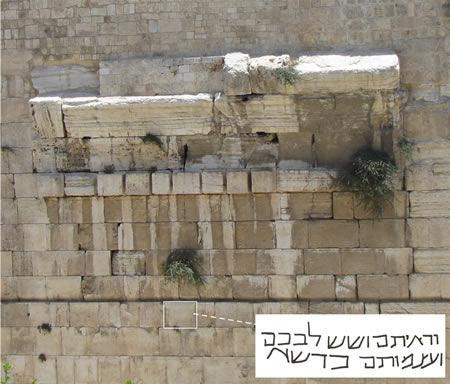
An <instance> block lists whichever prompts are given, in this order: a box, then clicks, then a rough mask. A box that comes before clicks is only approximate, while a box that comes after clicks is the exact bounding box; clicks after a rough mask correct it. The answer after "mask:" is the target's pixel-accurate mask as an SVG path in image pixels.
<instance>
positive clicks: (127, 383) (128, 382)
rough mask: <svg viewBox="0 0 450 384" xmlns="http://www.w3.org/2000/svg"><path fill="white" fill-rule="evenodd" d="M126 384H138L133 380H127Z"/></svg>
mask: <svg viewBox="0 0 450 384" xmlns="http://www.w3.org/2000/svg"><path fill="white" fill-rule="evenodd" d="M125 384H136V383H135V382H134V381H132V380H127V381H126V383H125Z"/></svg>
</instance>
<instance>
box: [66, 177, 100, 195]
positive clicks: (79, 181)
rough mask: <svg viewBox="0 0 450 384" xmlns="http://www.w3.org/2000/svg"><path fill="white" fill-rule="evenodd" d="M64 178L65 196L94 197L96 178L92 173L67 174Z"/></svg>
mask: <svg viewBox="0 0 450 384" xmlns="http://www.w3.org/2000/svg"><path fill="white" fill-rule="evenodd" d="M64 178H65V187H64V192H65V194H66V196H94V195H95V194H96V192H97V176H96V174H94V173H67V174H66V175H65V177H64Z"/></svg>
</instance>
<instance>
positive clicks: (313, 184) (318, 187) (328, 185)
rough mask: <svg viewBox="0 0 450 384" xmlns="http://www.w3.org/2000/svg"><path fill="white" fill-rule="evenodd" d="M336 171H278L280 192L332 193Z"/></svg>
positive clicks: (278, 189) (278, 188)
mask: <svg viewBox="0 0 450 384" xmlns="http://www.w3.org/2000/svg"><path fill="white" fill-rule="evenodd" d="M335 176H336V174H335V172H334V171H328V170H309V169H297V170H294V169H286V170H283V169H280V170H278V171H277V191H278V192H332V191H333V190H335V188H334V187H333V178H334V177H335Z"/></svg>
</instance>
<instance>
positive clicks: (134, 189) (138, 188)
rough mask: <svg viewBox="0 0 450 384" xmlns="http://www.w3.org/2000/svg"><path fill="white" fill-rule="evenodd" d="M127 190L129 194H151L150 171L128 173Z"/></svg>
mask: <svg viewBox="0 0 450 384" xmlns="http://www.w3.org/2000/svg"><path fill="white" fill-rule="evenodd" d="M125 192H126V194H127V195H150V193H151V189H150V173H148V172H134V173H127V175H126V181H125Z"/></svg>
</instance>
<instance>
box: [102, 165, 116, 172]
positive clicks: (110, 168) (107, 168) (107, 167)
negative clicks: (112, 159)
mask: <svg viewBox="0 0 450 384" xmlns="http://www.w3.org/2000/svg"><path fill="white" fill-rule="evenodd" d="M115 169H116V167H114V164H109V165H105V167H104V168H103V172H104V173H114V171H115Z"/></svg>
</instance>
